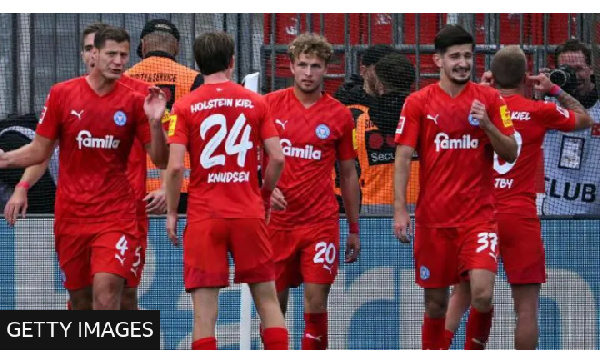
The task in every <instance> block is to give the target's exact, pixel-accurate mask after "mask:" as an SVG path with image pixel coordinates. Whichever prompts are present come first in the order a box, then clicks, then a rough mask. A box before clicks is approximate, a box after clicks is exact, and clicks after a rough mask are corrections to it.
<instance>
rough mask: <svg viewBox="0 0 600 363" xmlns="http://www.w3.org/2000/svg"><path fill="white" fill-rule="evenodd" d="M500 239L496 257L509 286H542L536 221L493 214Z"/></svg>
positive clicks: (542, 257) (543, 262) (543, 267)
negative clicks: (502, 266)
mask: <svg viewBox="0 0 600 363" xmlns="http://www.w3.org/2000/svg"><path fill="white" fill-rule="evenodd" d="M496 220H497V221H498V232H499V237H500V256H501V257H502V263H503V264H504V270H505V271H506V278H507V280H508V282H509V283H511V284H543V283H544V282H546V253H545V251H544V243H543V241H542V232H541V230H542V228H541V225H540V220H539V219H538V218H537V217H534V218H526V217H520V216H514V215H512V214H496Z"/></svg>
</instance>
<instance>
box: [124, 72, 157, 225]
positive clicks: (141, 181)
mask: <svg viewBox="0 0 600 363" xmlns="http://www.w3.org/2000/svg"><path fill="white" fill-rule="evenodd" d="M119 82H121V83H122V84H123V85H125V86H127V87H129V88H131V89H132V90H133V91H134V92H137V93H139V94H141V95H142V96H143V97H144V98H145V97H146V95H147V94H148V87H150V86H151V84H149V83H146V82H144V81H141V80H139V79H135V78H132V77H129V76H127V75H125V74H123V75H121V78H120V79H119ZM127 176H128V177H129V182H130V183H131V186H132V187H133V191H134V192H135V199H136V205H137V215H138V217H146V203H145V202H144V197H145V196H146V148H145V146H144V145H142V143H141V142H140V141H139V140H138V139H136V140H135V141H134V143H133V146H132V147H131V153H130V154H129V163H128V164H127Z"/></svg>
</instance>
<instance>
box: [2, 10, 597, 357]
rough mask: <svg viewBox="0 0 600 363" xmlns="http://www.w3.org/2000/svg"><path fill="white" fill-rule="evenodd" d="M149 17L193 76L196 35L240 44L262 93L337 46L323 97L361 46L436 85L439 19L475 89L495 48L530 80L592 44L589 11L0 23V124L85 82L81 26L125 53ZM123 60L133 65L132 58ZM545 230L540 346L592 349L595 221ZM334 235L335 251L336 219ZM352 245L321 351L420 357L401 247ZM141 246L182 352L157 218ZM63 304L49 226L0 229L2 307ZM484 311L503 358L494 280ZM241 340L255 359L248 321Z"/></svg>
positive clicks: (177, 286) (504, 316)
mask: <svg viewBox="0 0 600 363" xmlns="http://www.w3.org/2000/svg"><path fill="white" fill-rule="evenodd" d="M153 18H167V19H170V20H171V21H172V22H173V23H174V24H175V25H176V26H177V27H178V28H179V31H180V33H181V41H180V54H179V56H178V57H177V58H178V61H179V62H180V63H182V64H184V65H186V66H188V67H191V68H195V67H194V60H193V54H192V51H191V50H192V44H193V40H194V37H195V36H196V35H198V34H201V33H202V32H205V31H209V30H215V29H218V30H225V31H227V32H229V33H231V34H232V35H233V36H234V37H235V39H236V47H237V49H236V53H237V54H236V71H235V73H234V80H235V81H238V82H239V81H241V79H242V78H243V77H244V75H246V74H249V73H253V72H260V80H261V81H260V90H261V93H267V92H270V91H271V90H275V89H280V88H283V87H287V86H289V85H290V84H291V74H290V73H289V67H288V59H287V57H286V54H285V53H286V49H287V44H288V43H289V42H290V41H291V40H292V39H293V38H294V37H295V36H296V35H297V34H299V33H300V32H304V31H314V32H317V33H321V34H323V35H325V36H326V37H327V38H328V40H329V41H330V42H331V43H332V44H333V45H334V49H335V57H334V59H333V61H332V63H331V65H330V68H329V74H328V76H327V81H326V85H325V88H326V90H327V91H328V92H330V93H334V92H335V90H336V89H337V88H338V87H339V86H340V85H341V84H342V83H343V82H344V81H347V80H349V79H350V76H351V75H352V74H354V73H358V66H359V64H360V56H361V55H362V53H363V52H364V50H365V49H366V48H367V47H368V46H369V45H371V44H378V43H385V44H392V45H394V46H395V47H396V48H398V49H400V50H401V51H402V52H404V53H405V54H407V56H408V57H409V59H410V60H411V62H413V64H414V65H415V69H416V74H415V76H416V77H415V84H414V86H413V88H414V89H419V88H422V87H423V86H424V85H426V84H429V83H430V82H433V81H435V80H436V77H437V70H436V68H435V66H434V64H433V62H432V60H431V54H432V52H433V39H434V37H435V34H436V32H437V31H438V30H439V28H440V27H441V26H443V25H444V24H446V23H448V22H451V23H459V24H462V25H463V26H465V28H466V29H468V30H469V31H470V32H472V33H473V34H474V35H475V37H476V41H477V47H476V62H475V69H474V72H473V77H474V79H477V78H478V77H479V76H480V75H481V74H482V73H483V71H484V70H485V69H487V68H488V67H489V62H490V59H491V55H492V54H493V53H494V52H495V50H496V49H498V47H499V46H500V45H501V44H520V45H522V46H523V49H524V50H525V52H526V53H527V55H528V59H529V61H530V66H531V68H532V69H533V71H534V72H535V71H537V70H538V69H541V68H544V67H546V66H548V65H552V66H553V65H554V63H553V52H554V49H555V48H556V46H557V45H558V44H560V43H562V42H564V41H565V40H566V39H568V38H571V37H576V38H578V39H580V40H582V41H583V42H585V43H587V44H591V45H595V44H596V33H597V29H598V27H597V24H598V22H597V15H596V14H0V75H1V76H0V92H1V97H0V119H4V118H6V117H7V115H8V114H25V113H36V114H37V113H39V110H40V109H41V108H42V106H43V102H44V99H45V96H46V94H47V92H48V90H49V88H50V87H51V85H52V84H54V83H56V82H60V81H63V80H66V79H69V78H72V77H75V76H78V75H80V74H82V73H84V71H85V68H84V65H83V63H82V62H81V58H80V54H79V51H80V33H81V30H82V29H83V28H84V27H85V26H86V25H88V24H90V23H92V22H95V21H103V22H106V23H109V24H112V25H118V26H122V27H124V28H125V29H127V30H128V31H129V32H130V35H131V38H132V47H131V49H133V50H134V49H136V47H137V45H138V44H139V34H140V31H141V29H142V27H143V25H144V23H145V22H146V21H147V20H149V19H153ZM593 49H594V50H596V47H593ZM131 55H132V58H131V60H130V65H133V64H135V63H137V62H138V61H139V58H138V56H137V55H136V54H135V52H132V54H131ZM593 55H594V57H593V60H594V65H595V64H596V63H597V61H598V60H599V59H600V58H599V57H597V56H596V52H595V51H594V54H593ZM594 68H597V67H594ZM0 147H1V146H0ZM599 172H600V170H599ZM412 188H415V187H414V186H413V187H412ZM410 192H411V193H416V190H415V189H413V190H411V191H410ZM181 223H182V224H183V223H184V221H182V222H181ZM542 224H543V237H544V240H545V243H546V253H547V264H548V269H547V273H548V281H549V282H548V283H547V284H546V285H544V287H543V289H542V301H541V314H540V325H541V337H540V348H542V349H598V348H599V346H598V337H599V336H598V324H599V320H598V317H597V316H598V309H599V308H600V276H599V275H600V262H599V261H600V224H599V223H598V220H597V219H596V216H586V217H585V219H583V218H575V217H574V216H569V215H566V216H554V217H552V218H546V219H544V220H543V223H542ZM341 226H342V227H341V228H342V231H341V232H342V246H343V245H344V236H345V234H346V230H345V222H344V221H342V223H341ZM180 230H182V228H180ZM361 240H362V244H363V247H362V256H361V258H360V261H359V262H358V263H357V264H354V265H348V266H342V268H341V269H340V274H339V276H338V280H337V282H336V284H335V285H334V290H333V293H332V296H331V298H330V311H331V312H330V328H329V330H330V336H331V339H330V347H331V348H332V349H398V348H402V349H416V348H419V347H420V322H421V318H422V294H421V291H420V290H419V289H418V288H417V287H416V286H415V285H414V282H413V281H414V278H413V266H412V263H413V262H412V249H411V248H410V247H407V246H400V245H399V243H398V242H397V241H396V240H395V239H394V237H393V235H392V233H391V219H390V218H389V216H363V218H362V219H361ZM149 247H150V248H149V252H148V256H147V265H146V270H145V275H144V279H143V282H142V286H141V288H140V304H141V307H142V308H144V309H160V310H161V319H162V320H161V325H162V331H161V335H162V347H163V348H165V349H187V348H188V347H189V346H190V336H189V332H190V331H191V325H192V310H191V308H192V307H191V304H190V301H189V297H188V296H187V295H186V294H185V293H184V291H183V281H182V266H181V261H182V255H181V250H180V249H175V248H172V247H171V246H170V244H169V242H168V239H167V238H166V236H165V233H164V220H163V219H162V218H152V220H151V227H150V233H149ZM341 253H342V255H343V250H342V251H341ZM240 290H241V289H240V287H239V286H237V285H232V287H230V288H228V289H225V290H224V291H223V295H222V298H221V302H220V304H221V309H220V317H219V322H218V328H217V334H218V337H219V347H220V348H231V349H237V348H238V346H239V345H238V344H239V333H238V328H239V319H240V312H239V301H240ZM301 294H302V291H301V289H297V290H296V291H294V292H293V294H292V297H291V304H290V306H291V308H290V310H289V313H288V326H289V328H290V332H291V335H292V339H293V343H292V347H293V348H296V349H298V348H299V341H300V336H301V332H302V328H303V327H302V325H303V320H302V295H301ZM65 302H66V293H65V292H64V290H63V289H62V286H61V283H60V276H59V270H58V268H57V265H56V262H55V257H54V252H53V234H52V216H51V215H38V216H33V215H29V217H28V219H27V220H22V221H19V222H18V223H17V226H16V228H14V229H12V228H9V227H8V226H7V225H6V224H5V223H4V222H3V223H0V308H1V309H63V308H64V306H65ZM495 303H496V312H497V313H496V319H495V321H494V326H493V328H492V335H491V338H490V343H489V345H488V347H489V348H492V349H494V348H511V347H512V330H513V328H514V315H513V313H512V305H511V297H510V291H509V289H508V286H507V285H506V283H505V280H504V277H503V274H502V271H501V272H500V274H499V277H498V280H497V290H496V297H495ZM463 323H464V322H463ZM252 332H253V335H252V347H253V349H257V348H259V346H260V343H259V338H258V320H257V318H256V316H255V314H254V316H253V320H252ZM463 333H464V326H462V327H461V330H460V331H459V333H458V334H457V337H459V338H457V339H456V342H455V343H454V347H461V346H462V343H463V342H462V341H461V338H460V337H462V336H464V334H463Z"/></svg>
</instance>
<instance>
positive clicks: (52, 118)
mask: <svg viewBox="0 0 600 363" xmlns="http://www.w3.org/2000/svg"><path fill="white" fill-rule="evenodd" d="M59 98H60V93H59V92H57V91H56V89H55V88H54V87H53V88H51V89H50V92H49V93H48V96H47V97H46V102H45V104H44V108H43V109H42V112H41V113H40V120H39V123H38V126H37V129H36V131H35V132H36V133H37V134H38V135H40V136H43V137H45V138H47V139H50V140H56V139H57V138H58V135H59V132H60V124H61V114H62V113H61V110H60V104H61V102H60V99H59Z"/></svg>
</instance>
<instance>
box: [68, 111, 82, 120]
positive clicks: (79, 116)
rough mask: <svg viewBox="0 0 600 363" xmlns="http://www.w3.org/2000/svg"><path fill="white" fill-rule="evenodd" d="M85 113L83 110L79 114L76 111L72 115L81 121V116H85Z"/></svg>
mask: <svg viewBox="0 0 600 363" xmlns="http://www.w3.org/2000/svg"><path fill="white" fill-rule="evenodd" d="M83 111H85V110H81V111H79V112H76V111H75V110H71V115H74V116H77V118H78V119H79V120H81V115H83Z"/></svg>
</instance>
